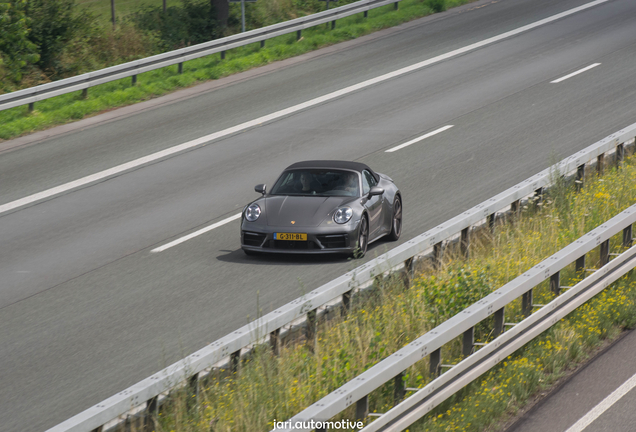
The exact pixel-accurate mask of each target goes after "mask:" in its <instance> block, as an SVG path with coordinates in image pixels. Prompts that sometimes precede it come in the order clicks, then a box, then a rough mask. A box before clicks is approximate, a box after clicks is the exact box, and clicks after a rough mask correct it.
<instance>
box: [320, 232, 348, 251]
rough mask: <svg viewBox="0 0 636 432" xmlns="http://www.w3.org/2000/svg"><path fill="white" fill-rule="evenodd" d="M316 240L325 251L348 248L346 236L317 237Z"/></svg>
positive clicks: (326, 235)
mask: <svg viewBox="0 0 636 432" xmlns="http://www.w3.org/2000/svg"><path fill="white" fill-rule="evenodd" d="M316 238H317V239H318V241H319V242H320V244H321V245H322V246H323V247H324V248H326V249H332V248H345V247H347V246H348V243H349V239H348V236H347V235H346V234H325V235H317V236H316Z"/></svg>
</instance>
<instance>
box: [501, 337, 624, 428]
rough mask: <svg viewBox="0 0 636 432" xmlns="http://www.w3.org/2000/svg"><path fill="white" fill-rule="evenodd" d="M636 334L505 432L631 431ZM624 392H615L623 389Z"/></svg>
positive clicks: (575, 376) (572, 379)
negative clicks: (538, 431) (539, 431)
mask: <svg viewBox="0 0 636 432" xmlns="http://www.w3.org/2000/svg"><path fill="white" fill-rule="evenodd" d="M635 347H636V332H634V331H630V332H629V333H628V334H626V335H624V337H623V338H622V339H621V340H620V341H618V342H617V343H616V344H614V345H613V346H611V347H610V348H609V349H608V350H607V351H605V352H603V353H601V354H600V355H599V356H598V357H597V358H595V359H594V360H593V361H592V362H590V363H589V364H588V365H586V366H585V367H584V368H583V369H581V370H580V371H578V372H577V373H576V374H575V375H574V376H572V377H571V378H569V379H568V380H567V382H566V383H564V384H563V385H562V386H561V387H560V388H559V389H558V390H557V391H555V392H554V393H552V394H550V395H548V396H547V397H546V398H545V399H543V400H542V401H541V402H540V403H539V404H537V405H535V406H534V407H533V408H532V409H531V410H529V411H528V412H527V413H526V414H524V416H523V417H521V418H520V419H519V420H517V421H516V422H515V423H514V424H513V425H512V426H511V427H509V428H508V429H506V432H530V431H537V430H541V431H545V432H582V431H585V432H602V431H612V432H628V431H632V430H634V424H635V423H634V422H635V421H636V410H635V409H634V408H635V406H634V403H635V401H636V390H634V389H633V388H631V389H630V387H633V385H631V382H633V380H634V376H635V375H636V362H634V361H632V359H633V358H634V355H635V354H636V352H635ZM623 386H625V390H624V391H622V392H619V393H618V394H617V393H615V392H617V390H619V389H620V388H621V387H623Z"/></svg>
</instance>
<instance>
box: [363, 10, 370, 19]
mask: <svg viewBox="0 0 636 432" xmlns="http://www.w3.org/2000/svg"><path fill="white" fill-rule="evenodd" d="M364 17H365V18H369V11H368V10H365V11H364Z"/></svg>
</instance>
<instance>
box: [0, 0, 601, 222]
mask: <svg viewBox="0 0 636 432" xmlns="http://www.w3.org/2000/svg"><path fill="white" fill-rule="evenodd" d="M608 1H610V0H595V1H593V2H590V3H586V4H584V5H582V6H578V7H575V8H573V9H570V10H567V11H565V12H561V13H559V14H556V15H552V16H551V17H548V18H544V19H542V20H539V21H535V22H534V23H531V24H528V25H525V26H523V27H519V28H517V29H515V30H510V31H508V32H505V33H502V34H500V35H497V36H493V37H491V38H488V39H485V40H483V41H480V42H476V43H474V44H471V45H468V46H465V47H463V48H459V49H456V50H454V51H451V52H448V53H446V54H442V55H439V56H437V57H433V58H432V59H428V60H424V61H422V62H419V63H416V64H414V65H411V66H407V67H405V68H402V69H398V70H396V71H393V72H389V73H387V74H384V75H381V76H379V77H376V78H372V79H369V80H367V81H363V82H361V83H358V84H354V85H352V86H349V87H346V88H344V89H342V90H338V91H335V92H332V93H329V94H326V95H324V96H320V97H317V98H315V99H312V100H310V101H307V102H303V103H301V104H298V105H294V106H292V107H290V108H286V109H283V110H280V111H277V112H275V113H272V114H268V115H266V116H263V117H259V118H257V119H255V120H251V121H248V122H245V123H243V124H240V125H238V126H234V127H231V128H229V129H225V130H222V131H219V132H215V133H212V134H209V135H206V136H203V137H201V138H197V139H195V140H192V141H188V142H186V143H183V144H180V145H177V146H174V147H171V148H168V149H165V150H162V151H160V152H157V153H153V154H151V155H148V156H144V157H142V158H139V159H135V160H133V161H130V162H127V163H124V164H121V165H118V166H116V167H114V168H110V169H107V170H105V171H101V172H98V173H96V174H92V175H90V176H87V177H84V178H81V179H78V180H75V181H72V182H69V183H65V184H63V185H60V186H57V187H54V188H51V189H47V190H45V191H42V192H39V193H36V194H33V195H29V196H27V197H25V198H21V199H18V200H15V201H11V202H9V203H6V204H3V205H0V214H2V213H5V212H8V211H10V210H14V209H16V208H19V207H22V206H25V205H29V204H32V203H34V202H37V201H40V200H43V199H47V198H50V197H52V196H55V195H58V194H61V193H64V192H68V191H70V190H72V189H75V188H79V187H82V186H86V185H88V184H90V183H94V182H97V181H100V180H103V179H106V178H108V177H112V176H115V175H117V174H120V173H123V172H124V171H127V170H130V169H133V168H137V167H139V166H141V165H144V164H147V163H150V162H154V161H157V160H159V159H162V158H165V157H168V156H171V155H174V154H176V153H179V152H182V151H185V150H189V149H192V148H194V147H197V146H201V145H203V144H206V143H208V142H210V141H213V140H216V139H219V138H223V137H226V136H228V135H231V134H234V133H237V132H240V131H242V130H245V129H249V128H252V127H255V126H259V125H261V124H262V123H266V122H270V121H273V120H277V119H279V118H282V117H285V116H287V115H290V114H293V113H295V112H298V111H301V110H304V109H306V108H310V107H313V106H316V105H318V104H321V103H323V102H327V101H330V100H333V99H336V98H338V97H341V96H343V95H346V94H349V93H353V92H355V91H358V90H361V89H364V88H366V87H370V86H372V85H375V84H378V83H381V82H384V81H388V80H390V79H392V78H395V77H398V76H400V75H404V74H407V73H410V72H413V71H415V70H418V69H421V68H424V67H426V66H430V65H432V64H435V63H439V62H441V61H444V60H447V59H449V58H452V57H456V56H458V55H461V54H465V53H467V52H469V51H473V50H476V49H478V48H481V47H484V46H486V45H490V44H492V43H495V42H499V41H501V40H503V39H506V38H509V37H512V36H515V35H518V34H520V33H523V32H526V31H528V30H532V29H534V28H536V27H540V26H542V25H544V24H548V23H551V22H553V21H556V20H559V19H561V18H564V17H567V16H569V15H573V14H575V13H577V12H580V11H583V10H586V9H589V8H592V7H594V6H597V5H600V4H603V3H607V2H608Z"/></svg>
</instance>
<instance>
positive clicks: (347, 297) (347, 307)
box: [342, 290, 353, 316]
mask: <svg viewBox="0 0 636 432" xmlns="http://www.w3.org/2000/svg"><path fill="white" fill-rule="evenodd" d="M352 294H353V290H349V291H347V292H346V293H344V294H343V295H342V316H347V315H348V314H349V311H351V295H352Z"/></svg>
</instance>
